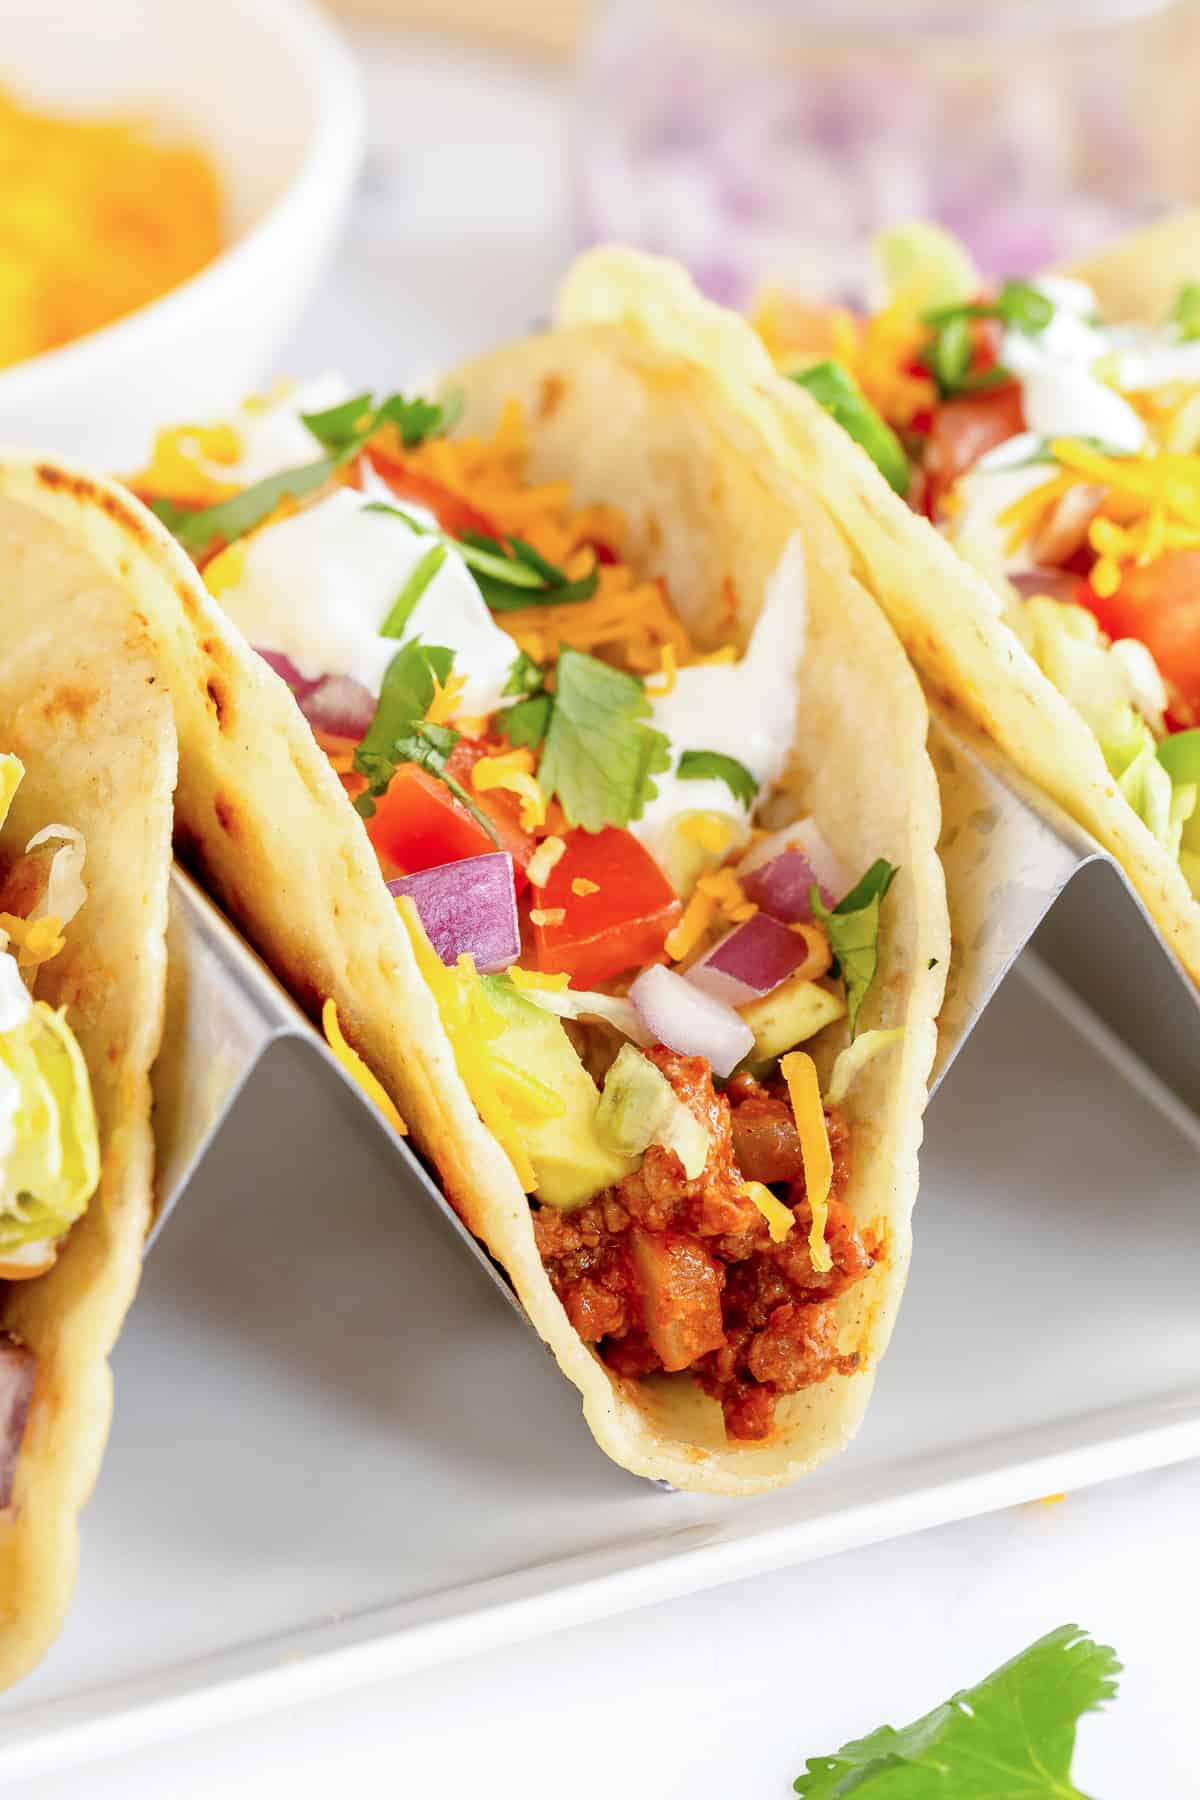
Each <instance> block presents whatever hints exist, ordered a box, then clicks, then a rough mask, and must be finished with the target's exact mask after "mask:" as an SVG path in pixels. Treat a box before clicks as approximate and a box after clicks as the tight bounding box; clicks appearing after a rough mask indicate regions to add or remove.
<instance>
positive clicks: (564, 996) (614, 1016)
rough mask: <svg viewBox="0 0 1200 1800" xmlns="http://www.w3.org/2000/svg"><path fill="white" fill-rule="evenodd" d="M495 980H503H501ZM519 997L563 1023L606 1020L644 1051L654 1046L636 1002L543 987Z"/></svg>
mask: <svg viewBox="0 0 1200 1800" xmlns="http://www.w3.org/2000/svg"><path fill="white" fill-rule="evenodd" d="M496 979H497V980H503V979H504V978H503V977H502V976H498V977H496ZM509 985H510V986H511V985H513V984H512V983H509ZM520 994H521V998H522V999H523V1000H529V1001H531V1002H532V1003H533V1005H534V1006H540V1007H541V1008H542V1010H543V1011H544V1012H551V1013H554V1014H556V1016H557V1017H558V1018H560V1019H604V1020H606V1021H607V1023H608V1024H609V1025H615V1026H616V1028H617V1030H618V1031H619V1032H620V1033H621V1034H622V1036H623V1037H627V1038H629V1039H630V1041H631V1042H632V1043H635V1044H640V1045H641V1046H642V1048H643V1049H644V1048H645V1047H646V1046H647V1045H648V1044H652V1043H653V1042H654V1039H653V1037H652V1036H651V1034H650V1033H649V1032H648V1031H647V1030H646V1027H645V1026H644V1025H643V1023H642V1019H641V1015H640V1013H639V1012H638V1010H637V1007H636V1006H635V1005H634V1004H633V1001H632V1000H623V999H621V998H620V997H619V995H616V994H591V993H588V992H586V991H585V990H582V989H579V988H544V987H522V988H521V989H520Z"/></svg>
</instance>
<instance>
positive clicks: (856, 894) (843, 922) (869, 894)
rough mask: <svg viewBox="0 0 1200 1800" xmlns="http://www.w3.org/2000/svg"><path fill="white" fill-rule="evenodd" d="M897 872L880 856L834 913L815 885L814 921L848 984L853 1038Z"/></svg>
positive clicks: (872, 974) (875, 963)
mask: <svg viewBox="0 0 1200 1800" xmlns="http://www.w3.org/2000/svg"><path fill="white" fill-rule="evenodd" d="M898 873H899V870H898V869H897V868H896V867H895V865H894V864H892V863H890V862H887V861H885V859H884V858H883V857H882V856H881V857H879V858H878V860H877V861H875V862H873V863H872V864H871V866H870V868H869V869H868V870H867V872H866V874H865V875H864V876H863V877H862V878H861V880H859V881H857V882H856V883H855V885H854V886H853V887H852V888H851V890H850V892H849V893H848V894H846V895H844V896H843V898H842V899H841V900H839V901H838V903H837V905H836V906H835V907H834V908H833V910H832V912H831V911H830V910H829V909H828V907H826V906H825V905H824V904H823V903H822V900H821V894H820V890H819V889H818V887H817V885H816V883H815V882H814V883H813V886H812V889H811V892H810V899H811V901H812V910H813V918H814V919H816V920H818V921H819V923H820V924H822V925H823V926H824V927H825V930H826V931H827V933H828V934H829V943H830V946H831V948H832V950H833V954H834V958H835V962H836V965H837V967H838V969H839V970H840V973H841V977H842V980H843V981H844V982H845V984H846V1014H847V1018H848V1020H849V1024H850V1035H851V1037H853V1036H854V1028H855V1024H856V1022H857V1019H858V1013H859V1008H860V1007H861V1006H862V1003H863V1001H864V1000H865V999H866V997H867V991H868V989H869V988H870V986H871V983H872V982H873V981H874V979H875V971H876V969H877V968H878V967H879V908H880V905H881V904H882V901H883V897H884V895H885V894H886V893H887V891H888V889H889V888H890V887H891V885H892V882H893V881H894V880H895V878H896V876H897V875H898Z"/></svg>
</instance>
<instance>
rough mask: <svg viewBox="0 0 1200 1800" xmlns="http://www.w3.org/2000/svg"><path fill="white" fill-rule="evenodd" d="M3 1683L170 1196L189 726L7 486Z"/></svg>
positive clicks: (1, 1122)
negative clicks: (166, 1158)
mask: <svg viewBox="0 0 1200 1800" xmlns="http://www.w3.org/2000/svg"><path fill="white" fill-rule="evenodd" d="M0 616H2V617H3V621H4V660H3V669H2V671H0V946H2V947H0V1169H2V1170H3V1175H2V1177H0V1685H7V1684H8V1683H9V1682H11V1681H13V1680H15V1679H16V1678H17V1677H18V1676H20V1675H22V1674H24V1673H25V1672H26V1670H28V1669H29V1668H30V1667H31V1666H32V1665H33V1663H35V1662H36V1661H37V1659H38V1658H39V1657H40V1656H41V1654H42V1653H43V1652H44V1650H45V1649H46V1647H47V1645H48V1644H49V1642H50V1640H51V1639H52V1638H53V1636H54V1635H55V1633H56V1632H57V1630H58V1627H59V1625H60V1624H61V1621H62V1618H63V1615H64V1613H65V1611H66V1607H67V1603H68V1601H69V1598H70V1593H71V1589H72V1586H73V1584H74V1578H75V1569H76V1564H77V1561H78V1526H77V1518H78V1514H79V1512H80V1509H81V1507H82V1506H83V1504H84V1502H85V1501H86V1499H87V1497H88V1494H89V1492H90V1491H91V1488H92V1485H93V1483H94V1481H95V1478H96V1474H97V1471H98V1468H99V1464H100V1458H101V1455H102V1453H103V1449H104V1442H105V1439H106V1437H107V1435H108V1426H109V1418H110V1415H111V1411H112V1381H111V1377H110V1374H109V1369H108V1361H107V1359H108V1356H109V1353H110V1351H111V1350H112V1347H113V1344H114V1342H115V1341H116V1337H117V1333H118V1331H119V1329H120V1326H121V1321H122V1319H123V1318H124V1315H125V1312H126V1309H127V1307H128V1306H129V1303H130V1300H131V1299H132V1297H133V1293H134V1289H135V1288H136V1286H137V1279H138V1271H139V1268H140V1264H141V1254H142V1243H143V1240H144V1238H145V1234H146V1229H147V1226H148V1224H149V1222H150V1216H151V1205H152V1162H153V1147H152V1141H151V1135H150V1068H151V1065H152V1063H153V1061H154V1057H155V1054H156V1051H157V1048H158V1042H159V1037H160V1034H161V1031H162V1018H163V1005H164V992H165V979H166V937H165V934H166V909H167V878H168V873H169V870H170V859H171V792H172V788H173V785H174V777H175V737H174V726H173V723H172V719H171V709H170V702H169V700H168V698H167V693H166V689H165V686H164V684H163V682H162V681H161V680H160V678H159V676H158V673H157V668H158V665H157V662H156V659H155V657H154V654H153V649H152V646H151V644H150V642H149V640H148V639H147V636H146V633H145V630H144V628H143V627H142V626H141V625H140V623H139V622H138V621H137V619H136V618H135V616H134V613H133V610H132V608H131V606H130V603H129V597H128V594H127V592H126V591H125V590H124V588H123V586H122V585H120V584H116V583H114V582H113V581H112V580H111V579H110V578H109V577H108V576H107V575H106V574H105V573H104V571H103V570H102V569H101V568H100V567H99V566H98V564H97V563H96V562H95V561H94V560H93V559H92V558H91V557H89V556H88V555H87V553H86V550H85V549H84V548H83V547H82V546H81V544H80V542H79V538H78V534H77V533H75V532H67V531H64V530H63V529H62V527H61V526H59V525H56V524H55V523H54V522H53V521H52V520H50V519H48V518H46V517H45V516H44V515H42V514H40V513H38V512H35V511H33V510H31V509H30V508H28V507H26V506H23V505H20V504H18V503H15V502H13V501H11V500H8V499H0Z"/></svg>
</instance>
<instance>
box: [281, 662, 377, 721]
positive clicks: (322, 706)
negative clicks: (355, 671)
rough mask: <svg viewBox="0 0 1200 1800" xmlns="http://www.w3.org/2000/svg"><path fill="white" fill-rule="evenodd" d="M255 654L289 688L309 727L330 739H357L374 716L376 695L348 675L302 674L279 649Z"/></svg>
mask: <svg viewBox="0 0 1200 1800" xmlns="http://www.w3.org/2000/svg"><path fill="white" fill-rule="evenodd" d="M258 654H259V655H260V656H261V657H262V659H263V661H264V662H265V663H268V664H269V665H270V666H271V668H272V669H274V671H275V673H276V674H277V675H279V676H281V677H282V678H283V680H284V681H286V682H287V684H288V686H289V687H290V688H291V690H292V692H293V694H295V696H296V700H297V702H298V704H299V707H300V711H301V712H302V713H303V714H304V716H305V718H306V719H307V720H308V722H309V724H310V725H311V726H313V728H314V729H315V730H317V731H324V732H327V733H328V734H329V736H330V737H345V738H360V737H362V736H363V734H364V733H365V732H366V729H367V727H368V725H370V723H371V720H372V719H373V718H374V717H375V696H374V694H372V692H371V690H370V688H366V687H364V686H363V685H362V682H361V681H354V680H353V679H352V678H351V677H350V676H349V675H318V676H317V677H316V679H315V680H313V679H312V678H310V677H309V676H307V675H302V674H301V673H300V671H299V669H298V668H297V667H296V665H295V663H294V662H292V661H291V659H290V658H289V657H286V656H284V655H283V653H282V652H281V651H279V650H259V652H258Z"/></svg>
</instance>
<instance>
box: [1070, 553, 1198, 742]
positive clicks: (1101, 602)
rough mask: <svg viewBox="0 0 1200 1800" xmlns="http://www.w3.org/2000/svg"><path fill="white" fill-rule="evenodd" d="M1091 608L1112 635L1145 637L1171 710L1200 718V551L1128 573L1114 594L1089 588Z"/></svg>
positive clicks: (1168, 555)
mask: <svg viewBox="0 0 1200 1800" xmlns="http://www.w3.org/2000/svg"><path fill="white" fill-rule="evenodd" d="M1087 595H1088V598H1087V602H1086V603H1087V605H1088V607H1089V608H1090V610H1091V611H1092V612H1094V613H1095V615H1096V617H1097V619H1098V620H1099V621H1100V624H1101V626H1102V627H1103V629H1104V630H1105V631H1106V632H1107V633H1108V635H1109V636H1110V637H1113V638H1121V637H1132V638H1140V640H1141V642H1142V643H1143V644H1145V646H1146V648H1147V649H1148V650H1149V652H1150V654H1151V655H1152V656H1153V658H1154V660H1155V662H1156V663H1157V664H1158V668H1159V673H1160V674H1161V675H1162V678H1163V680H1164V681H1165V682H1166V684H1167V687H1168V688H1169V689H1170V690H1171V693H1172V698H1173V702H1174V704H1173V707H1172V710H1173V712H1174V714H1175V716H1176V717H1177V718H1179V719H1183V720H1195V719H1198V718H1200V550H1168V551H1167V553H1166V555H1165V556H1160V557H1158V558H1157V559H1156V561H1154V562H1152V563H1149V564H1147V566H1146V567H1145V568H1144V569H1138V568H1131V569H1126V570H1125V571H1124V573H1123V575H1122V579H1121V585H1120V587H1119V588H1118V589H1117V591H1116V593H1115V594H1110V595H1108V596H1107V597H1106V598H1104V599H1101V598H1100V596H1099V595H1097V594H1096V593H1095V591H1094V590H1093V589H1092V588H1091V587H1089V588H1088V589H1087Z"/></svg>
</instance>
